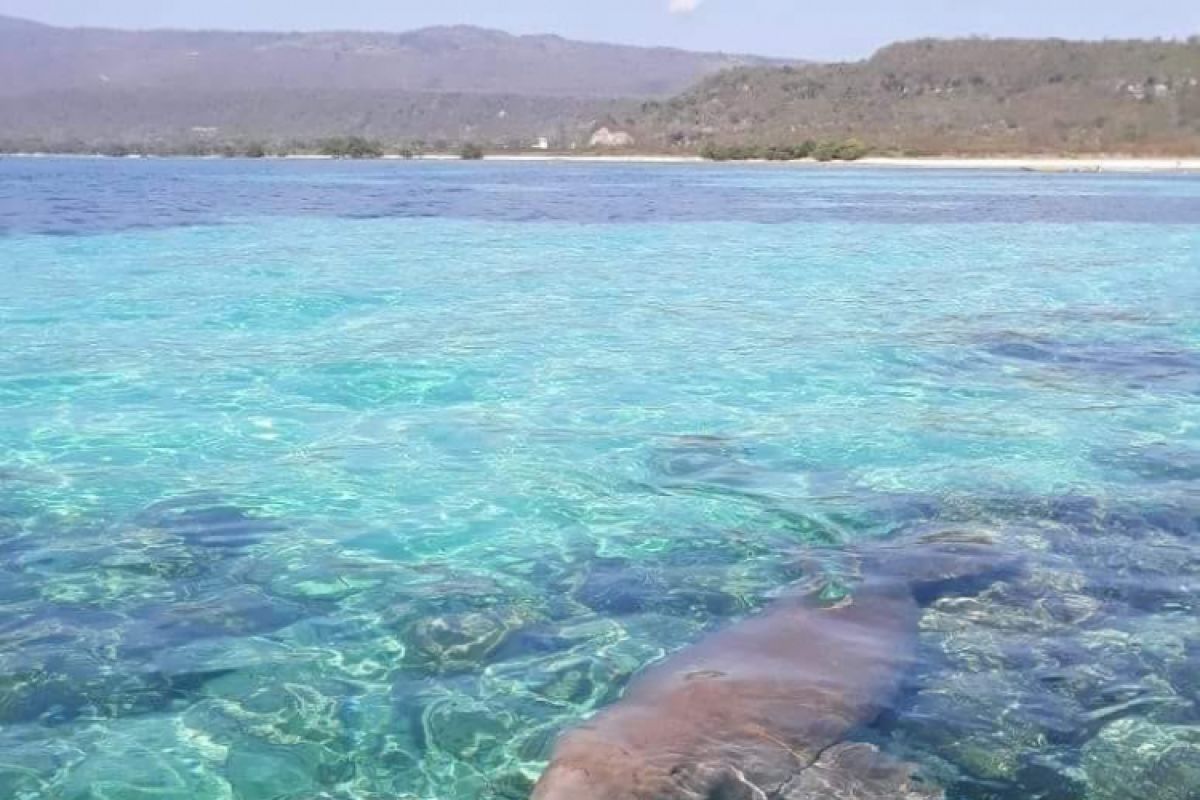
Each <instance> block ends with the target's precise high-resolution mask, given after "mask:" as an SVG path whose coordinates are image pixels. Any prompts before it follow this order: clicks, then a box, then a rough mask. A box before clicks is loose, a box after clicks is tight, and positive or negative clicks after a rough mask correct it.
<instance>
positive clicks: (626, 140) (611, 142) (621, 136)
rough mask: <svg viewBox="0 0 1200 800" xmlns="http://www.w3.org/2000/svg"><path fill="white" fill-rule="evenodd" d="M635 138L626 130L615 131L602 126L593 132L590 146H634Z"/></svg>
mask: <svg viewBox="0 0 1200 800" xmlns="http://www.w3.org/2000/svg"><path fill="white" fill-rule="evenodd" d="M633 145H634V139H633V137H632V136H631V135H629V133H628V132H626V131H613V130H609V129H608V128H601V129H600V130H598V131H596V132H595V133H593V134H592V138H591V141H589V142H588V146H589V147H633Z"/></svg>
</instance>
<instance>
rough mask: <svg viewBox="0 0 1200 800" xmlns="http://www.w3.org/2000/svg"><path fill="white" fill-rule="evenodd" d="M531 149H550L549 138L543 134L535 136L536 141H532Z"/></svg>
mask: <svg viewBox="0 0 1200 800" xmlns="http://www.w3.org/2000/svg"><path fill="white" fill-rule="evenodd" d="M533 149H534V150H549V149H550V140H549V139H547V138H546V137H545V136H539V137H538V138H537V141H535V142H534V143H533Z"/></svg>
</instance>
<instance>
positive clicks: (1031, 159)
mask: <svg viewBox="0 0 1200 800" xmlns="http://www.w3.org/2000/svg"><path fill="white" fill-rule="evenodd" d="M5 158H20V159H56V158H61V159H113V160H122V159H125V160H168V159H173V158H185V159H199V160H210V161H222V160H238V159H229V158H225V157H221V156H148V155H130V156H106V155H102V154H59V153H0V159H5ZM254 160H262V161H335V160H339V159H337V158H336V157H334V156H326V155H309V154H296V155H286V156H267V157H265V158H263V159H254ZM367 160H377V161H406V162H407V161H414V162H421V161H436V162H461V161H463V159H462V158H461V157H460V156H457V155H452V154H429V155H423V156H419V157H417V158H405V157H403V156H398V155H385V156H383V157H382V158H379V159H367ZM484 160H486V161H490V162H497V163H507V164H522V163H524V164H548V163H564V164H680V165H683V164H692V165H695V164H713V165H722V164H728V165H741V166H770V167H779V168H793V169H795V168H800V169H805V168H807V169H841V168H850V169H864V168H870V169H925V170H964V171H969V170H978V171H1009V172H1040V173H1118V174H1144V173H1185V174H1193V173H1195V174H1200V156H1197V157H1188V158H1164V157H1158V158H1140V157H1131V156H1130V157H1125V156H1057V157H1055V156H994V157H992V156H985V157H959V156H924V157H899V156H897V157H892V156H867V157H865V158H861V159H858V160H855V161H828V162H819V161H814V160H812V159H804V160H798V161H766V160H762V159H747V160H736V161H713V160H711V159H706V158H703V157H701V156H671V155H637V154H616V155H601V154H587V155H577V154H571V153H508V154H506V153H500V154H489V155H487V156H486V157H485V159H484Z"/></svg>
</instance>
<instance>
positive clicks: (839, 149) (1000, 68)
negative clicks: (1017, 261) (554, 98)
mask: <svg viewBox="0 0 1200 800" xmlns="http://www.w3.org/2000/svg"><path fill="white" fill-rule="evenodd" d="M631 127H632V129H633V130H634V134H635V136H636V137H637V139H638V143H639V144H640V145H642V146H643V147H646V148H647V149H657V150H664V151H667V152H672V151H684V152H687V151H695V150H699V149H701V148H704V149H705V150H706V154H707V151H712V152H714V153H717V154H720V155H724V156H727V157H731V158H740V157H762V158H766V157H771V156H770V155H768V154H769V153H771V152H772V151H773V150H774V151H776V152H778V146H779V144H780V143H781V142H784V143H785V142H796V141H802V140H805V139H811V140H815V141H817V142H818V143H819V144H818V145H816V146H815V147H814V148H813V151H812V153H811V155H812V157H814V158H819V159H827V160H839V159H849V158H853V157H856V156H861V155H862V154H863V153H864V152H865V148H864V147H862V146H861V144H858V145H857V146H850V145H851V143H850V142H849V140H850V138H851V137H861V138H862V140H863V141H866V142H869V143H870V144H871V150H872V151H873V152H882V153H897V154H906V155H909V154H911V155H935V154H951V153H962V154H979V155H990V154H999V153H1018V154H1036V153H1047V154H1072V153H1129V154H1135V155H1136V154H1144V155H1167V154H1178V155H1194V154H1197V153H1200V44H1198V43H1197V42H1196V41H1191V42H1188V43H1184V42H1170V41H1108V42H1069V41H1060V40H1015V39H1013V40H1004V39H998V40H988V39H960V40H948V41H945V40H926V41H916V42H906V43H902V44H896V45H892V46H890V47H886V48H884V49H883V50H880V51H879V52H878V53H877V54H875V55H874V56H873V57H872V58H870V59H868V60H866V61H862V62H857V63H852V64H811V65H802V66H790V67H774V68H745V69H735V70H730V71H727V72H723V73H720V74H718V75H714V76H713V77H711V78H708V79H706V80H704V81H702V82H701V83H700V84H699V85H698V86H696V87H695V88H693V89H692V90H690V91H688V92H686V93H684V94H682V95H680V96H678V97H675V98H673V99H670V100H666V101H654V102H648V103H644V104H643V105H642V108H641V113H640V115H638V116H637V117H636V119H635V120H634V121H633V124H632V126H631ZM706 142H717V143H719V144H720V146H719V147H716V146H715V145H706V144H705V143H706ZM839 142H840V143H842V145H837V144H835V143H839ZM751 152H753V153H754V155H745V154H746V153H751ZM775 157H779V156H775Z"/></svg>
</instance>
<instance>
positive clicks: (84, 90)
mask: <svg viewBox="0 0 1200 800" xmlns="http://www.w3.org/2000/svg"><path fill="white" fill-rule="evenodd" d="M770 63H782V62H772V61H771V60H768V59H761V58H756V57H753V56H738V55H726V54H720V53H693V52H687V51H683V50H674V49H668V48H643V47H627V46H620V45H611V44H598V43H590V42H576V41H571V40H567V39H563V38H561V37H558V36H513V35H510V34H507V33H503V32H501V31H494V30H486V29H482V28H474V27H467V26H456V27H439V28H427V29H423V30H417V31H412V32H409V33H395V34H393V33H357V32H334V33H234V32H218V31H120V30H103V29H66V28H56V27H51V26H47V25H41V24H37V23H32V22H27V21H24V20H18V19H13V18H7V17H5V18H0V74H3V75H4V76H5V79H4V81H3V82H0V139H7V140H10V141H12V140H16V139H31V138H41V139H42V140H44V141H48V142H64V141H71V140H79V141H97V140H111V139H113V138H114V137H119V138H124V139H128V140H134V141H142V140H151V141H173V140H183V139H189V138H194V137H195V136H196V135H197V134H196V131H201V132H212V131H214V130H215V135H217V136H221V137H240V136H255V137H265V138H271V139H277V140H282V139H287V138H292V137H306V136H316V135H335V134H343V133H359V134H363V135H368V136H375V137H380V138H387V139H401V138H405V139H414V138H423V139H437V138H447V139H453V140H457V139H462V138H469V137H479V138H483V139H488V140H492V139H504V138H508V137H512V136H517V135H518V133H517V132H518V131H519V135H520V137H521V138H522V139H523V140H525V139H528V138H529V137H530V136H535V135H536V136H546V135H553V134H554V133H555V132H556V131H557V130H558V128H559V127H560V126H561V125H562V124H565V122H566V121H568V120H571V121H575V120H580V119H582V120H585V121H586V119H587V118H588V116H589V115H588V114H586V113H584V114H581V113H580V111H581V107H582V106H583V105H585V103H586V104H587V105H588V106H589V107H590V108H592V109H594V110H595V113H598V114H603V113H606V112H607V111H609V110H610V109H611V108H613V107H614V106H612V104H611V103H609V102H608V101H609V100H610V99H613V98H635V99H639V98H649V97H668V96H671V95H673V94H675V93H678V92H680V91H683V90H684V89H686V88H687V87H689V86H691V85H693V84H694V83H695V82H696V81H697V80H699V79H701V78H702V77H704V76H706V75H710V74H713V73H715V72H718V71H720V70H723V69H726V68H730V67H736V66H745V65H764V64H770ZM580 124H585V123H580Z"/></svg>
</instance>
